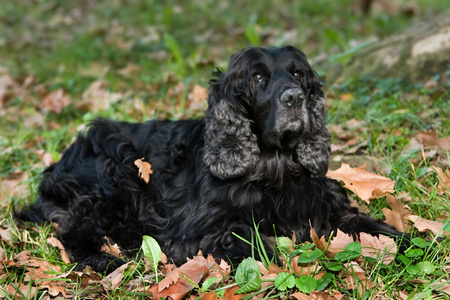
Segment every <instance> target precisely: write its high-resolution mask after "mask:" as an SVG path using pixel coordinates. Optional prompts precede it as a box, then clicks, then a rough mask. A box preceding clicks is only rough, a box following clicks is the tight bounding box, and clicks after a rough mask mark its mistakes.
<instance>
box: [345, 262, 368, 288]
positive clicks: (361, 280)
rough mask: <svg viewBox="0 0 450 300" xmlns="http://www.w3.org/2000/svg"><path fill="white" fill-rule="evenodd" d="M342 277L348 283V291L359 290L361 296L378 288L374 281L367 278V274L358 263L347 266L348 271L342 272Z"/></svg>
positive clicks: (350, 263)
mask: <svg viewBox="0 0 450 300" xmlns="http://www.w3.org/2000/svg"><path fill="white" fill-rule="evenodd" d="M341 276H342V277H343V278H342V279H343V281H344V282H345V283H346V289H348V290H354V289H358V291H359V293H360V295H363V294H364V292H365V290H367V289H371V288H374V287H375V286H376V284H375V283H374V282H373V281H371V280H369V279H368V278H367V277H366V272H365V271H364V270H363V269H362V268H361V267H360V266H359V265H358V264H357V263H356V262H349V263H348V264H346V269H345V270H344V271H342V272H341Z"/></svg>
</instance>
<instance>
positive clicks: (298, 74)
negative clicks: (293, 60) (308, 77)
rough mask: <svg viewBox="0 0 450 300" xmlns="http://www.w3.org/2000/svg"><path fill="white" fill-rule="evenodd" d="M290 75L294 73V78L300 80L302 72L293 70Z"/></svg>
mask: <svg viewBox="0 0 450 300" xmlns="http://www.w3.org/2000/svg"><path fill="white" fill-rule="evenodd" d="M292 75H294V77H295V79H296V80H297V81H299V82H301V81H302V73H300V71H295V72H294V73H292Z"/></svg>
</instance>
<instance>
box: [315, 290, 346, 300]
mask: <svg viewBox="0 0 450 300" xmlns="http://www.w3.org/2000/svg"><path fill="white" fill-rule="evenodd" d="M331 293H333V294H331ZM343 298H344V295H342V294H341V293H339V292H337V291H333V292H331V291H329V292H325V291H312V292H311V299H312V300H341V299H343Z"/></svg>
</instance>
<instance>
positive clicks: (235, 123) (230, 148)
mask: <svg viewBox="0 0 450 300" xmlns="http://www.w3.org/2000/svg"><path fill="white" fill-rule="evenodd" d="M247 65H248V62H246V61H245V51H241V52H239V53H238V54H235V55H234V56H233V57H232V58H231V62H230V66H229V68H228V71H227V72H226V73H222V72H220V71H217V72H216V73H215V75H216V79H213V80H211V81H210V84H211V86H210V88H209V95H208V109H207V111H206V114H205V153H204V157H203V160H204V162H205V163H206V164H207V165H208V166H209V168H210V171H211V173H212V174H214V175H215V176H216V177H218V178H220V179H222V180H227V179H234V178H238V177H242V176H246V175H248V174H249V173H251V171H252V170H253V169H254V168H255V167H256V165H257V163H258V161H259V154H260V151H259V147H258V141H257V137H256V135H255V134H254V133H253V132H252V129H251V121H250V120H249V119H248V113H247V110H246V108H245V107H244V106H245V103H248V102H249V101H251V99H249V98H251V97H253V96H252V95H253V94H254V91H253V86H252V83H251V76H249V75H248V70H247Z"/></svg>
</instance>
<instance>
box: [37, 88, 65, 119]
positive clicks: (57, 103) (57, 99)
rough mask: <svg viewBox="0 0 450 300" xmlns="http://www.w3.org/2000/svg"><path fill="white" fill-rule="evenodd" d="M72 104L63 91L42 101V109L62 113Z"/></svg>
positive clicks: (53, 93)
mask: <svg viewBox="0 0 450 300" xmlns="http://www.w3.org/2000/svg"><path fill="white" fill-rule="evenodd" d="M69 104H70V98H69V96H67V95H66V94H65V93H64V91H63V90H62V89H59V90H57V91H53V92H51V93H50V94H48V95H47V96H45V97H44V99H42V108H43V109H46V110H48V111H52V112H54V113H57V114H59V113H61V111H62V110H63V108H64V107H66V106H67V105H69Z"/></svg>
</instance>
